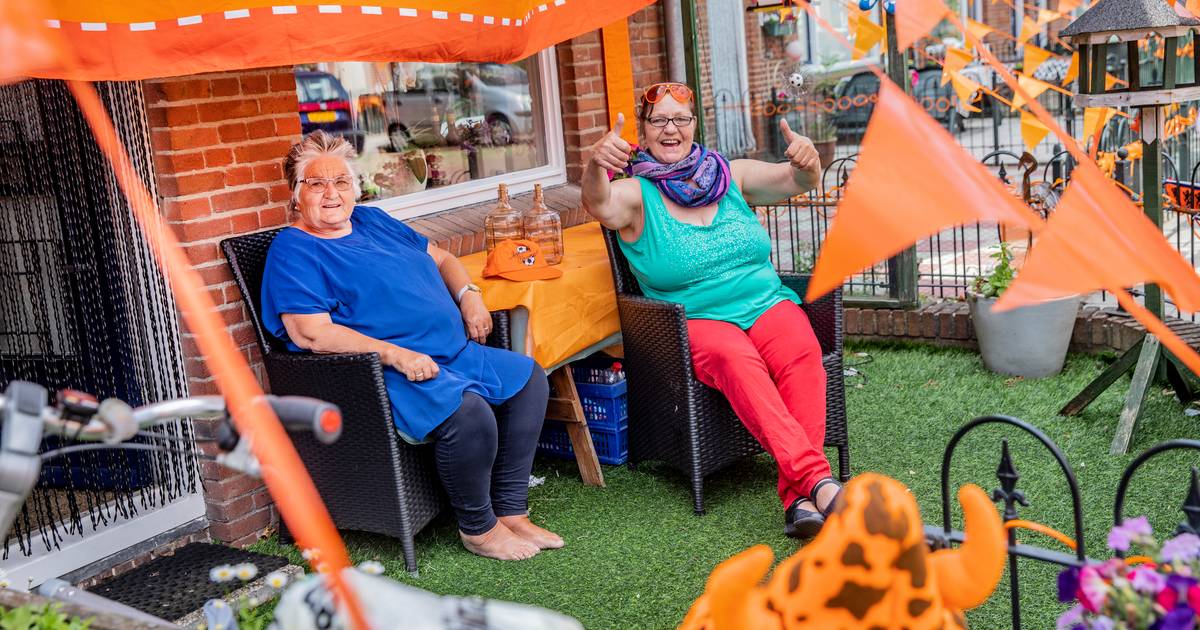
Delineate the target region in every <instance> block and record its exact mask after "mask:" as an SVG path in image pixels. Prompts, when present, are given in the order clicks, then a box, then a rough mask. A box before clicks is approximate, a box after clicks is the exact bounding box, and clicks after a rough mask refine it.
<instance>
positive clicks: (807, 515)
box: [783, 497, 825, 538]
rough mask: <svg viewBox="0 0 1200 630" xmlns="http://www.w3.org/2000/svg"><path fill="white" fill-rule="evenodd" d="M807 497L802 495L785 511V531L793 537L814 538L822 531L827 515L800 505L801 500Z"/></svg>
mask: <svg viewBox="0 0 1200 630" xmlns="http://www.w3.org/2000/svg"><path fill="white" fill-rule="evenodd" d="M805 498H806V497H800V498H799V499H796V500H795V501H793V502H792V505H791V506H790V507H788V509H787V511H785V512H784V513H783V533H785V534H787V535H788V536H790V537H792V538H812V537H813V536H816V535H817V532H819V531H821V526H823V525H824V524H825V517H824V516H821V513H820V512H813V511H812V510H806V509H804V508H802V507H800V502H801V501H803V500H804V499H805Z"/></svg>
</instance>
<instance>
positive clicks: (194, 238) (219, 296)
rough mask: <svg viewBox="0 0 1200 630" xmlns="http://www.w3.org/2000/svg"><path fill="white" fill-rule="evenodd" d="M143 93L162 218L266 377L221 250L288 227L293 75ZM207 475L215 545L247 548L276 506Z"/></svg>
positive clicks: (265, 74)
mask: <svg viewBox="0 0 1200 630" xmlns="http://www.w3.org/2000/svg"><path fill="white" fill-rule="evenodd" d="M145 92H146V106H147V114H148V117H149V121H150V127H151V141H152V144H153V150H154V155H155V170H156V176H157V184H158V192H159V196H160V199H159V202H160V205H161V208H162V213H163V216H164V217H165V219H166V221H167V223H168V225H170V226H171V228H172V229H173V230H174V231H175V235H176V236H177V237H178V238H179V240H180V242H181V244H182V245H183V246H184V249H185V251H186V252H187V256H188V259H189V260H190V261H191V262H192V265H193V267H194V268H195V269H196V270H197V271H198V272H200V275H201V277H202V278H203V279H204V282H205V284H206V285H207V287H208V291H209V294H210V295H211V296H212V298H213V301H214V302H215V303H216V304H217V309H218V310H219V311H220V313H221V316H222V317H223V318H224V320H225V322H226V325H227V330H228V331H229V334H230V335H231V336H232V337H233V339H234V340H235V341H236V342H237V343H238V345H239V347H240V348H241V350H242V352H243V353H244V354H245V356H246V359H247V360H248V361H249V362H250V365H251V367H252V368H253V369H254V371H255V373H256V374H257V375H258V376H259V379H260V380H263V369H262V360H261V357H259V356H258V349H257V347H256V346H255V342H254V331H253V328H252V327H251V324H250V320H249V319H248V316H247V313H246V310H245V308H244V307H243V305H242V301H241V294H240V292H239V291H238V288H237V285H236V284H234V282H233V278H232V277H231V276H230V274H229V270H228V267H227V265H226V263H225V259H224V257H223V256H222V255H221V253H220V251H219V246H218V243H219V241H220V240H221V239H223V238H226V237H228V236H232V235H235V234H243V233H246V232H255V231H258V230H261V229H265V228H271V227H277V226H280V225H283V224H284V222H285V220H286V216H285V215H286V206H285V204H286V201H287V199H288V197H289V191H288V187H287V184H286V182H285V181H284V179H283V168H282V165H283V156H284V154H285V153H286V152H287V150H288V148H289V147H291V145H292V144H293V143H295V142H296V141H298V140H299V137H300V121H299V117H298V116H297V113H296V112H297V101H296V84H295V79H294V78H293V76H292V70H291V68H275V69H267V70H251V71H245V72H236V73H220V74H206V75H194V76H187V77H180V78H173V79H162V80H155V81H147V82H146V84H145ZM182 344H183V355H184V362H185V367H186V372H187V376H188V389H189V391H190V392H191V393H192V394H212V393H216V387H215V384H214V382H213V380H212V377H211V375H209V373H208V370H207V368H206V366H205V365H204V361H203V359H201V358H200V355H199V351H198V350H197V347H196V344H195V340H194V338H193V336H192V335H191V334H190V333H187V332H185V333H183V339H182ZM211 431H212V426H211V424H208V423H205V422H197V427H196V432H197V434H198V435H199V436H201V437H206V436H209V435H210V434H211ZM202 446H203V445H202ZM201 471H202V477H203V481H204V494H205V501H206V502H207V504H208V518H209V521H210V522H211V528H210V531H211V534H212V536H213V537H214V538H216V539H218V540H221V541H224V542H232V543H238V544H242V543H249V542H252V541H253V540H254V539H255V538H256V537H257V535H258V534H259V532H260V531H261V530H263V529H264V528H266V527H268V526H269V525H270V524H271V522H272V520H273V519H274V518H275V514H274V509H273V506H272V504H271V501H270V497H269V496H268V495H267V493H266V489H265V488H263V487H262V485H261V484H260V483H259V482H258V481H256V480H254V479H252V478H249V477H246V476H245V475H239V474H233V473H230V472H228V471H225V470H223V469H220V468H218V467H217V466H216V465H214V464H212V463H211V462H202V464H201Z"/></svg>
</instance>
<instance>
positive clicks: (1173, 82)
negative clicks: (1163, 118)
mask: <svg viewBox="0 0 1200 630" xmlns="http://www.w3.org/2000/svg"><path fill="white" fill-rule="evenodd" d="M1183 4H1184V3H1183V2H1178V3H1176V6H1174V7H1173V6H1171V4H1170V3H1168V2H1167V0H1100V1H1099V2H1097V3H1096V4H1095V5H1093V6H1092V8H1090V9H1088V10H1087V11H1086V12H1084V14H1083V15H1081V16H1079V19H1077V20H1075V21H1074V22H1071V24H1069V25H1068V26H1067V27H1066V28H1064V29H1063V30H1062V32H1061V33H1060V35H1061V36H1062V37H1063V38H1064V39H1069V40H1070V41H1071V43H1072V44H1073V45H1074V46H1075V49H1076V51H1077V52H1078V54H1079V87H1078V90H1077V94H1076V97H1075V100H1076V103H1078V104H1079V106H1081V107H1106V106H1107V107H1122V106H1124V107H1147V106H1154V105H1165V104H1168V103H1177V102H1180V101H1189V100H1193V99H1197V98H1200V82H1198V81H1197V79H1200V55H1196V54H1192V55H1191V58H1190V59H1189V58H1187V57H1183V56H1182V55H1181V54H1180V53H1181V51H1182V50H1183V49H1184V47H1185V46H1187V47H1188V48H1191V47H1192V46H1193V45H1194V44H1193V41H1194V37H1195V36H1194V31H1196V30H1197V29H1200V19H1197V18H1196V17H1195V16H1193V15H1191V14H1190V13H1188V12H1187V10H1186V9H1184V8H1183ZM1110 59H1114V60H1115V61H1116V62H1117V63H1115V64H1114V67H1117V66H1120V65H1121V62H1122V61H1124V67H1125V68H1126V71H1125V72H1124V74H1125V75H1126V76H1124V77H1114V76H1112V75H1111V74H1110V73H1109V70H1108V68H1109V60H1110ZM1181 60H1182V61H1184V62H1185V63H1186V66H1185V65H1184V64H1183V63H1181ZM1184 79H1186V82H1183V80H1184Z"/></svg>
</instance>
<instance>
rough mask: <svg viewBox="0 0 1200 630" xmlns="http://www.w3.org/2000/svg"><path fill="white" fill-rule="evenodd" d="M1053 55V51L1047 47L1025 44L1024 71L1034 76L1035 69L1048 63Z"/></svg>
mask: <svg viewBox="0 0 1200 630" xmlns="http://www.w3.org/2000/svg"><path fill="white" fill-rule="evenodd" d="M1051 56H1052V53H1051V52H1050V51H1049V50H1046V49H1045V48H1040V47H1038V46H1034V45H1033V44H1025V66H1024V69H1023V70H1022V72H1023V73H1025V74H1028V75H1029V76H1033V73H1034V71H1036V70H1037V69H1038V67H1040V66H1041V65H1042V64H1044V63H1046V60H1047V59H1049V58H1050V57H1051Z"/></svg>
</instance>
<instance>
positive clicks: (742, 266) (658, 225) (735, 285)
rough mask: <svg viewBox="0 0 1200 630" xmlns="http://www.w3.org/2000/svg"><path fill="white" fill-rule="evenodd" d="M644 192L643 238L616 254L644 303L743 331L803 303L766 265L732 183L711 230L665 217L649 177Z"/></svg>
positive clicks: (760, 233)
mask: <svg viewBox="0 0 1200 630" xmlns="http://www.w3.org/2000/svg"><path fill="white" fill-rule="evenodd" d="M636 179H637V180H638V183H639V184H640V185H641V188H642V208H643V210H642V212H643V215H644V218H643V225H642V234H641V236H640V237H638V240H636V241H634V242H632V243H627V242H625V241H624V240H623V239H621V238H619V237H618V238H617V241H618V242H620V244H621V251H623V252H624V253H625V257H626V258H627V259H629V266H630V268H631V269H632V271H633V275H634V276H635V277H637V280H638V282H639V283H640V284H641V287H642V292H643V293H645V294H646V296H647V297H651V298H655V299H659V300H666V301H668V302H676V303H678V304H682V305H683V307H684V308H685V309H686V310H687V317H688V319H715V320H718V321H723V322H729V323H731V324H734V325H736V326H738V327H740V328H742V329H747V328H750V326H751V325H752V324H754V322H755V321H756V320H757V319H758V318H759V317H760V316H761V315H762V314H763V313H765V312H767V309H769V308H771V307H772V306H775V305H776V304H778V303H780V302H782V301H784V300H791V301H793V302H795V303H797V304H800V297H799V296H798V295H796V292H795V291H792V290H791V289H789V288H787V287H785V286H783V282H781V281H780V280H779V274H778V273H776V272H775V268H774V267H772V266H771V239H770V236H769V235H768V234H767V230H766V229H765V228H763V226H762V224H761V223H759V222H758V217H756V216H755V215H754V211H753V210H751V209H750V206H749V205H748V204H747V203H746V199H745V198H744V197H742V191H741V190H740V189H738V186H737V184H735V183H733V182H730V184H729V192H727V193H725V196H724V197H722V198H721V201H719V202H718V203H717V214H716V216H714V217H713V221H712V224H711V225H692V224H690V223H683V222H682V221H679V220H678V219H676V218H675V217H673V216H671V215H670V213H669V212H667V207H666V205H665V204H664V203H663V198H662V194H661V193H660V192H659V191H658V188H657V187H655V185H654V184H653V183H652V182H650V181H649V180H647V179H644V178H641V177H638V178H636Z"/></svg>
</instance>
